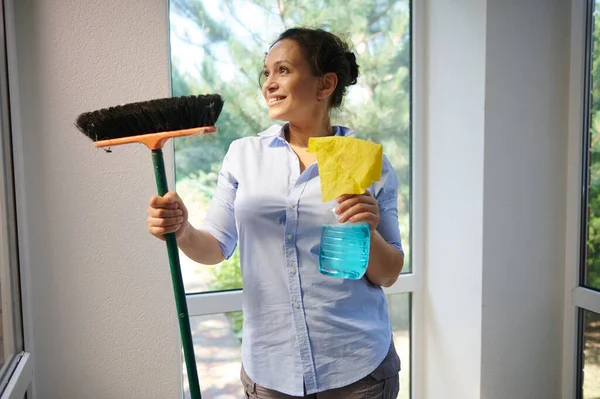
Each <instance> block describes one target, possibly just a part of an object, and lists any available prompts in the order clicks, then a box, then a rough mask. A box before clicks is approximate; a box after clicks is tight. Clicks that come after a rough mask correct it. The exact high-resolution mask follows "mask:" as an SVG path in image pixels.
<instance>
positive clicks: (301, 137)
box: [286, 117, 332, 148]
mask: <svg viewBox="0 0 600 399" xmlns="http://www.w3.org/2000/svg"><path fill="white" fill-rule="evenodd" d="M331 134H332V129H331V122H330V121H329V117H327V118H322V119H320V120H313V121H309V122H305V123H293V122H290V123H289V125H288V131H287V132H286V138H287V140H288V142H289V143H290V145H293V146H297V147H303V148H307V147H308V140H309V139H310V138H311V137H325V136H331Z"/></svg>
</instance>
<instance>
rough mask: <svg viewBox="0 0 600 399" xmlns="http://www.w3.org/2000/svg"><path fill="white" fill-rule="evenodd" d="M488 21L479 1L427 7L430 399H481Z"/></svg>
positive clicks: (442, 0)
mask: <svg viewBox="0 0 600 399" xmlns="http://www.w3.org/2000/svg"><path fill="white" fill-rule="evenodd" d="M485 16H486V4H485V2H484V1H480V0H463V1H448V0H429V1H428V3H427V12H426V20H425V24H426V35H427V37H426V41H427V44H426V46H427V49H426V52H425V57H426V63H427V66H426V67H427V71H426V87H427V91H426V95H425V102H426V110H425V111H426V121H425V124H426V128H425V132H424V133H425V134H426V142H427V155H426V158H427V159H426V164H425V169H426V179H427V182H426V191H427V193H426V197H427V203H426V210H425V213H426V218H427V227H426V232H425V234H426V237H427V238H426V244H425V248H426V270H425V273H426V275H425V285H424V288H425V293H424V307H425V309H424V325H425V331H424V334H425V363H424V364H425V368H424V370H423V376H424V387H425V398H430V399H439V398H444V399H454V398H456V399H474V398H479V391H480V369H481V334H480V333H481V331H480V329H479V326H480V324H481V289H482V288H481V284H482V280H481V273H482V270H481V265H482V229H483V148H484V116H485V115H484V114H485V109H484V102H485V97H484V96H485V64H486V59H485V56H486V48H485V46H486V41H485V37H486V36H485V31H486V18H485ZM418 205H419V204H415V206H418Z"/></svg>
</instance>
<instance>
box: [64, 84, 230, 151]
mask: <svg viewBox="0 0 600 399" xmlns="http://www.w3.org/2000/svg"><path fill="white" fill-rule="evenodd" d="M222 109H223V99H222V98H221V96H220V95H218V94H205V95H198V96H184V97H169V98H161V99H157V100H150V101H143V102H135V103H130V104H125V105H119V106H115V107H110V108H104V109H100V110H98V111H92V112H86V113H83V114H81V115H79V116H78V117H77V120H76V121H75V126H77V128H78V129H79V130H80V131H81V132H82V133H83V134H85V135H86V136H88V137H89V138H90V139H92V140H93V141H94V144H95V146H96V147H108V146H115V145H120V144H129V143H142V144H144V145H146V146H147V147H148V148H149V149H151V150H155V149H159V148H162V147H163V145H164V143H165V142H166V141H167V140H168V139H170V138H173V137H183V136H191V135H194V134H205V133H214V132H216V131H217V128H216V127H215V126H214V125H215V123H216V122H217V119H218V118H219V115H220V114H221V110H222Z"/></svg>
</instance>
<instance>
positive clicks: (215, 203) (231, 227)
mask: <svg viewBox="0 0 600 399" xmlns="http://www.w3.org/2000/svg"><path fill="white" fill-rule="evenodd" d="M235 144H236V142H235V141H234V142H233V143H231V145H230V146H229V149H228V151H227V154H226V155H225V158H223V163H222V165H221V170H220V171H219V177H218V179H217V188H216V189H215V192H214V195H213V197H212V200H211V202H210V205H209V207H208V213H207V215H206V219H205V220H204V224H203V226H202V228H203V229H204V230H206V231H208V232H209V233H210V234H212V235H213V236H214V237H215V238H216V239H217V241H218V242H219V245H220V246H221V252H222V253H223V256H224V257H225V259H229V258H230V257H231V255H233V252H234V251H235V248H236V246H237V241H238V235H237V228H236V224H235V209H234V201H235V196H236V192H237V187H238V182H237V179H236V178H235V173H234V164H233V160H234V159H236V155H235V151H236V145H235Z"/></svg>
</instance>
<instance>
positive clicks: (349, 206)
mask: <svg viewBox="0 0 600 399" xmlns="http://www.w3.org/2000/svg"><path fill="white" fill-rule="evenodd" d="M337 201H338V203H339V205H338V206H337V208H336V211H335V212H336V213H337V214H338V216H339V218H338V221H339V222H340V223H344V222H350V223H357V222H367V223H368V224H369V226H370V228H371V232H373V231H375V229H376V228H377V225H378V224H379V206H378V205H377V200H376V199H375V198H373V195H372V194H371V192H370V191H368V190H367V191H366V192H365V193H364V194H359V195H356V194H347V195H342V196H341V197H339V198H338V199H337Z"/></svg>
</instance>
